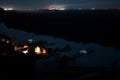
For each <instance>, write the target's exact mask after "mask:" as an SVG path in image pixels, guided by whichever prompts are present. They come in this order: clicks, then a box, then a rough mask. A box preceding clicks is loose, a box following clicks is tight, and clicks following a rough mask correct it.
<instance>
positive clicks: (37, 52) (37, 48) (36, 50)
mask: <svg viewBox="0 0 120 80" xmlns="http://www.w3.org/2000/svg"><path fill="white" fill-rule="evenodd" d="M35 53H36V54H37V55H40V54H41V50H40V47H39V46H37V47H36V48H35Z"/></svg>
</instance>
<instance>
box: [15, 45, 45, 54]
mask: <svg viewBox="0 0 120 80" xmlns="http://www.w3.org/2000/svg"><path fill="white" fill-rule="evenodd" d="M29 49H30V46H29V45H24V46H23V47H17V46H15V47H14V50H15V51H19V52H21V53H23V54H28V53H29ZM34 52H35V53H36V54H37V55H46V54H47V51H46V49H44V48H41V47H39V46H36V47H34Z"/></svg>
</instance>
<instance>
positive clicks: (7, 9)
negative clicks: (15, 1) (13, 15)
mask: <svg viewBox="0 0 120 80" xmlns="http://www.w3.org/2000/svg"><path fill="white" fill-rule="evenodd" d="M3 9H4V10H5V11H12V10H13V8H3Z"/></svg>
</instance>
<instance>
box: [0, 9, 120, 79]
mask: <svg viewBox="0 0 120 80" xmlns="http://www.w3.org/2000/svg"><path fill="white" fill-rule="evenodd" d="M1 17H2V21H3V22H5V24H6V25H7V27H11V28H15V29H20V30H24V31H27V32H34V33H37V34H46V35H51V36H54V37H62V38H64V39H67V40H72V41H77V42H84V43H89V42H94V43H98V44H101V45H105V46H111V47H115V48H118V49H120V41H119V40H120V39H119V33H120V32H119V29H118V28H119V26H120V22H119V21H120V11H119V10H107V11H106V10H95V11H91V10H83V11H76V10H72V11H71V10H68V11H41V12H37V13H32V12H31V13H27V12H16V11H10V12H4V14H2V16H1ZM12 53H13V52H12ZM12 53H11V54H12ZM1 54H2V52H1ZM36 60H37V59H36V58H35V57H34V56H21V55H17V56H8V57H6V56H1V55H0V78H1V80H2V79H3V80H5V79H7V80H11V79H33V80H48V79H49V80H119V79H120V77H119V75H120V68H119V66H117V65H114V64H115V63H113V66H112V67H110V68H105V67H81V66H67V65H66V64H65V63H64V61H63V63H61V64H58V65H57V69H56V71H55V72H50V71H52V70H53V71H54V66H56V64H54V63H52V64H51V63H45V64H43V65H42V67H40V69H39V70H38V72H37V71H36V70H34V69H35V68H34V67H35V62H36ZM50 67H53V68H50ZM49 70H50V71H49Z"/></svg>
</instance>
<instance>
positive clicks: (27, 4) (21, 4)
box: [0, 0, 120, 9]
mask: <svg viewBox="0 0 120 80" xmlns="http://www.w3.org/2000/svg"><path fill="white" fill-rule="evenodd" d="M49 5H63V6H65V8H93V7H94V8H102V9H106V8H120V0H0V7H13V8H16V9H17V8H19V9H25V8H33V9H35V8H42V9H43V8H47V7H48V6H49Z"/></svg>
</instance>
